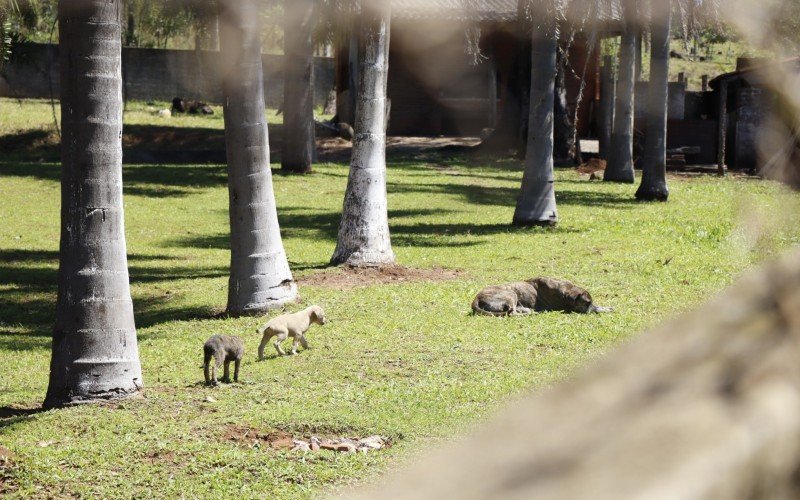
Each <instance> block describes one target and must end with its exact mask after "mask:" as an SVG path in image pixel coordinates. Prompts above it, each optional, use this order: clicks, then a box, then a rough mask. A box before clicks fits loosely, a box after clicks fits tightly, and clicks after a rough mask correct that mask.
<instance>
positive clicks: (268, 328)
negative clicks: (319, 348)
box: [256, 306, 327, 361]
mask: <svg viewBox="0 0 800 500" xmlns="http://www.w3.org/2000/svg"><path fill="white" fill-rule="evenodd" d="M326 322H327V320H326V319H325V311H323V310H322V308H321V307H319V306H311V307H309V308H307V309H303V310H302V311H299V312H296V313H294V314H283V315H281V316H278V317H277V318H273V319H271V320H269V321H268V322H267V324H265V325H264V326H262V327H261V328H259V329H258V330H256V332H258V333H259V334H260V335H262V336H263V337H262V338H261V345H259V346H258V359H259V361H261V360H263V359H264V348H265V347H266V345H267V342H269V339H271V338H272V337H275V342H274V343H273V344H274V345H275V350H276V351H278V354H279V355H281V356H285V355H286V352H284V350H283V349H281V342H283V341H284V340H286V339H287V338H289V337H292V338H293V339H294V342H292V351H291V353H292V354H297V344H302V346H303V349H308V341H307V340H306V337H305V335H304V334H305V333H306V331H307V330H308V329H309V328H310V327H311V324H312V323H316V324H318V325H324V324H325V323H326Z"/></svg>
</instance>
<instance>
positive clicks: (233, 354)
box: [203, 335, 244, 385]
mask: <svg viewBox="0 0 800 500" xmlns="http://www.w3.org/2000/svg"><path fill="white" fill-rule="evenodd" d="M243 356H244V344H243V343H242V339H240V338H239V337H229V336H228V335H213V336H212V337H211V338H210V339H208V340H207V341H206V343H205V344H204V345H203V374H204V375H205V377H206V385H217V370H219V367H220V366H222V364H223V363H225V373H224V374H223V376H222V381H223V382H225V383H226V384H227V383H230V381H231V374H230V364H231V361H233V362H234V369H233V381H234V382H238V381H239V365H240V364H241V362H242V357H243ZM212 358H213V359H214V364H211V359H212ZM209 368H210V369H211V373H210V374H209Z"/></svg>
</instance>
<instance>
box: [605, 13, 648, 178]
mask: <svg viewBox="0 0 800 500" xmlns="http://www.w3.org/2000/svg"><path fill="white" fill-rule="evenodd" d="M624 9H625V11H624V17H625V30H624V32H623V33H622V41H621V43H620V49H619V82H618V83H617V99H616V106H617V109H616V111H615V112H614V131H613V132H612V134H611V148H610V150H609V157H608V165H607V166H606V171H605V174H604V177H603V180H605V181H613V182H628V183H631V184H632V183H633V182H634V181H635V180H636V176H635V174H634V172H633V104H634V88H635V78H636V37H637V35H638V33H639V27H638V23H637V21H636V2H635V0H625V4H624Z"/></svg>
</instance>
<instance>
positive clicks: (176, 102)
mask: <svg viewBox="0 0 800 500" xmlns="http://www.w3.org/2000/svg"><path fill="white" fill-rule="evenodd" d="M172 112H173V113H189V114H190V115H196V114H204V115H213V114H214V110H213V109H211V106H209V105H208V104H206V103H204V102H200V101H186V100H183V99H181V98H180V97H176V98H175V99H173V100H172Z"/></svg>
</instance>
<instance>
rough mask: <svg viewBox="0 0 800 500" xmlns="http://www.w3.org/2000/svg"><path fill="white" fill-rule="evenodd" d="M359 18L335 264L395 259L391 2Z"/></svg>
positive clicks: (370, 1) (369, 0)
mask: <svg viewBox="0 0 800 500" xmlns="http://www.w3.org/2000/svg"><path fill="white" fill-rule="evenodd" d="M361 5H362V6H361V14H360V16H359V23H358V24H359V25H360V26H359V43H358V55H359V70H358V79H359V84H358V94H357V99H358V103H357V106H356V122H355V123H356V126H355V132H356V136H355V139H354V141H353V153H352V159H351V160H350V175H349V177H348V180H347V191H346V192H345V197H344V208H343V210H342V219H341V222H340V224H339V236H338V239H337V242H336V250H335V251H334V253H333V257H332V258H331V263H332V264H345V263H346V264H349V265H354V266H369V265H380V264H388V263H391V262H394V258H395V257H394V252H393V251H392V243H391V239H390V237H389V215H388V207H387V200H386V84H387V79H388V73H389V26H390V14H391V10H390V6H389V2H386V1H384V0H365V1H363V2H362V4H361Z"/></svg>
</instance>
